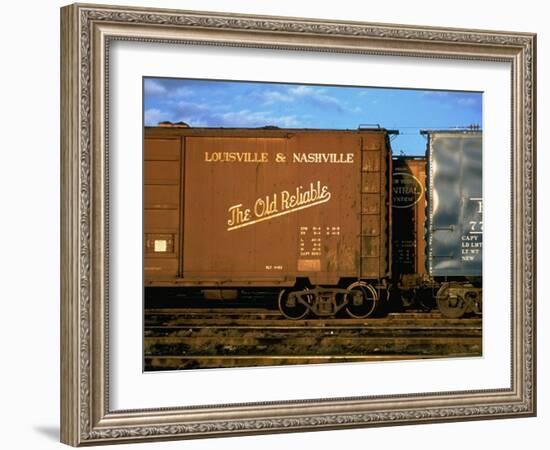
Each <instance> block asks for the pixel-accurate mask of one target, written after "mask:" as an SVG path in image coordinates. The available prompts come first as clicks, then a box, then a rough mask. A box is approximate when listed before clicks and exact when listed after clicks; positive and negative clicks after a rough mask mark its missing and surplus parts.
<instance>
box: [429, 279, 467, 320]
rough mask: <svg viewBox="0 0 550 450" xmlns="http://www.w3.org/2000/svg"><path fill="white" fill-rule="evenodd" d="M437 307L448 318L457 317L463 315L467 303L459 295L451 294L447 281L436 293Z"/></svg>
mask: <svg viewBox="0 0 550 450" xmlns="http://www.w3.org/2000/svg"><path fill="white" fill-rule="evenodd" d="M436 300H437V307H438V308H439V311H441V314H443V315H444V316H445V317H447V318H448V319H458V318H460V317H462V316H463V315H464V313H465V312H466V309H467V308H468V305H467V303H466V301H465V300H464V299H463V298H462V297H460V296H459V295H451V286H450V284H449V283H443V285H442V286H441V287H440V288H439V291H437V294H436Z"/></svg>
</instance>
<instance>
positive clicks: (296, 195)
mask: <svg viewBox="0 0 550 450" xmlns="http://www.w3.org/2000/svg"><path fill="white" fill-rule="evenodd" d="M330 198H331V193H330V191H329V188H328V186H326V185H323V184H321V182H320V181H317V182H314V183H309V186H308V187H307V188H304V186H303V185H302V186H298V187H297V188H296V189H295V190H293V191H282V192H280V193H274V194H271V195H266V196H264V197H260V198H258V199H256V201H255V202H254V207H253V208H244V207H243V204H242V203H240V204H237V205H233V206H230V207H229V208H228V213H229V219H228V220H227V231H231V230H236V229H238V228H242V227H246V226H249V225H253V224H255V223H258V222H263V221H265V220H270V219H274V218H275V217H279V216H282V215H285V214H290V213H292V212H295V211H299V210H301V209H305V208H311V207H313V206H315V205H319V204H321V203H325V202H328V201H329V200H330Z"/></svg>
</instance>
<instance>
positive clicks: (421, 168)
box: [392, 157, 426, 276]
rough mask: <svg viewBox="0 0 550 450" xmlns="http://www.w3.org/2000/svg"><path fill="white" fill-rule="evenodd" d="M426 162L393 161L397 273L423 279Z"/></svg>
mask: <svg viewBox="0 0 550 450" xmlns="http://www.w3.org/2000/svg"><path fill="white" fill-rule="evenodd" d="M425 191H426V158H423V157H422V158H421V157H397V158H394V160H393V188H392V194H393V205H392V211H393V213H392V215H393V235H392V242H393V247H394V249H393V271H394V272H395V273H396V274H417V275H419V276H423V275H424V274H425V273H426V267H425V245H426V244H425V242H426V241H425V225H426V193H425Z"/></svg>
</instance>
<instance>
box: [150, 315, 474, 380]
mask: <svg viewBox="0 0 550 450" xmlns="http://www.w3.org/2000/svg"><path fill="white" fill-rule="evenodd" d="M481 337H482V333H481V319H480V318H468V319H458V320H451V319H445V318H443V317H441V315H440V314H438V313H401V314H389V315H388V316H387V317H383V318H375V319H349V318H342V319H340V318H327V319H311V320H299V321H292V320H288V319H284V318H283V317H281V316H280V315H279V313H278V312H277V311H273V310H269V309H259V308H246V309H243V308H227V309H221V308H204V309H200V308H185V309H183V308H166V309H160V308H156V309H147V310H146V311H145V317H144V358H145V368H146V370H151V371H153V370H178V369H196V368H214V367H243V366H247V367H249V366H262V365H282V364H313V363H328V362H352V361H387V360H397V359H419V358H441V357H473V356H481V351H482V339H481Z"/></svg>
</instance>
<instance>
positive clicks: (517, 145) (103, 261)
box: [61, 4, 536, 446]
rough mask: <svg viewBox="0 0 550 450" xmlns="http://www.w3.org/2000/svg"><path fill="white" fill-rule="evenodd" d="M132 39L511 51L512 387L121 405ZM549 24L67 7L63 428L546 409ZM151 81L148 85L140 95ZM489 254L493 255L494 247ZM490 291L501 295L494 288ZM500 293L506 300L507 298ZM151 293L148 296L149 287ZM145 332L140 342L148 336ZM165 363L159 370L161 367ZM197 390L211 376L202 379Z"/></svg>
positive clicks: (217, 428)
mask: <svg viewBox="0 0 550 450" xmlns="http://www.w3.org/2000/svg"><path fill="white" fill-rule="evenodd" d="M121 41H126V42H128V41H130V42H137V43H140V42H143V43H156V44H159V45H188V46H193V45H206V46H213V47H219V48H229V47H234V48H251V49H259V50H262V49H264V50H266V51H267V50H270V51H278V50H281V51H291V52H296V55H297V57H299V55H300V54H301V52H313V53H333V54H354V55H382V56H387V57H396V58H397V57H411V58H418V60H426V59H434V60H449V61H456V60H459V61H465V62H468V63H470V64H476V62H487V61H493V62H503V63H507V64H509V65H510V68H511V74H510V78H511V86H510V91H509V93H507V94H509V95H510V98H511V117H510V124H511V148H510V149H509V153H508V154H509V155H511V184H510V186H508V189H509V190H510V192H511V205H510V215H511V226H510V230H511V232H510V241H511V268H510V277H511V287H510V292H511V298H510V303H506V305H507V304H510V305H511V313H510V323H509V326H510V330H511V331H510V337H511V339H510V341H511V342H510V349H511V351H510V355H509V363H510V364H509V371H510V373H509V378H510V380H511V382H510V385H509V386H508V387H505V388H503V387H501V386H499V387H496V388H494V389H491V388H488V389H478V390H467V391H466V390H451V391H444V392H442V391H437V392H431V391H430V392H423V393H417V392H407V393H399V394H392V395H370V396H365V395H362V394H361V393H359V392H358V393H357V395H356V396H350V397H345V398H342V397H334V396H330V395H328V396H325V397H324V398H308V399H292V398H290V399H289V398H288V397H286V399H285V400H284V401H271V400H270V401H266V400H265V399H262V398H258V399H257V401H256V402H248V401H236V402H232V403H230V404H228V403H221V402H220V404H208V405H196V404H182V405H177V406H176V407H165V406H163V405H159V407H155V408H139V409H115V408H113V405H112V397H113V392H112V389H113V386H112V383H111V381H112V377H111V372H110V368H111V364H112V358H113V357H114V356H113V355H112V354H111V352H110V348H111V347H110V338H111V335H110V331H111V330H110V327H112V326H113V324H112V323H111V322H110V320H109V319H110V314H109V311H110V303H109V300H110V297H109V289H110V286H111V283H112V282H113V279H112V277H113V276H115V274H113V273H112V272H111V271H110V267H109V261H110V258H111V257H112V254H111V251H112V248H113V247H112V245H110V244H111V243H110V240H109V217H110V214H111V213H112V211H110V207H111V205H110V203H109V191H110V185H111V183H112V182H113V179H112V178H111V177H112V176H114V175H116V172H111V171H110V157H111V156H112V155H111V154H110V152H109V137H110V133H111V132H112V130H111V129H110V126H111V123H110V121H109V118H110V115H109V114H110V111H109V98H110V95H112V94H113V93H112V92H111V84H110V79H109V70H110V67H111V64H112V63H113V61H112V60H111V59H110V57H111V53H110V51H111V46H112V45H113V44H114V43H116V42H121ZM535 70H536V36H535V35H534V34H530V33H510V32H496V31H485V30H464V29H444V28H428V27H416V26H403V25H384V24H371V23H359V22H346V23H342V22H333V21H326V20H322V21H320V20H314V19H296V18H284V17H260V16H249V15H239V14H225V13H224V14H220V13H209V12H190V11H172V10H156V9H139V8H128V7H111V6H96V5H83V4H75V5H71V6H67V7H64V8H62V10H61V93H62V98H61V233H62V236H61V237H62V238H61V242H62V245H61V440H62V442H64V443H66V444H69V445H73V446H80V445H97V444H112V443H123V442H138V441H147V440H161V439H162V440H166V439H192V438H204V437H216V436H231V435H243V434H261V433H276V432H297V431H314V430H327V429H341V428H353V427H369V426H383V425H400V424H422V423H434V422H448V421H458V420H475V419H478V420H481V419H496V418H507V417H530V416H534V415H535V414H536V348H535V343H536V335H535V331H536V329H535V314H536V308H535V298H536V292H535V286H536V268H535V264H536V262H535V261H536V255H535V248H536V247H535V246H536V237H535V236H536V212H535V204H536V201H535V200H536V186H535V183H536V182H535V180H536V172H535V160H536V158H535V145H536V138H535V137H536V110H535V106H536V105H535V88H536V72H535ZM137 95H139V92H136V96H137ZM484 258H485V259H484V261H490V258H491V255H490V254H488V255H484ZM490 300H491V299H488V301H490ZM495 300H496V299H495ZM136 301H137V302H140V301H141V299H137V300H136ZM136 345H139V344H138V343H137V344H136ZM152 376H156V375H152ZM197 389H198V388H197Z"/></svg>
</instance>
